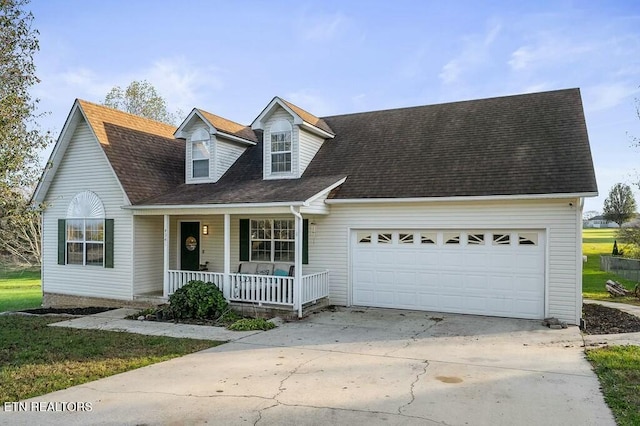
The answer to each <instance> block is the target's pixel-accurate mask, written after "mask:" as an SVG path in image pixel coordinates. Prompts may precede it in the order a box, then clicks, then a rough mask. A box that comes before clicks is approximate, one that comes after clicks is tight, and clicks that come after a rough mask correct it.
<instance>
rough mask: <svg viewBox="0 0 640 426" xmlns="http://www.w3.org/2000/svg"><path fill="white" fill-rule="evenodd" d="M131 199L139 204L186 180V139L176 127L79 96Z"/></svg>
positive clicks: (90, 123) (79, 101) (93, 129)
mask: <svg viewBox="0 0 640 426" xmlns="http://www.w3.org/2000/svg"><path fill="white" fill-rule="evenodd" d="M78 104H79V106H80V108H81V110H82V112H83V114H84V116H85V117H86V120H87V122H88V124H89V126H90V127H91V130H92V131H93V133H94V134H95V136H96V138H97V139H98V142H99V143H100V146H101V147H102V149H103V150H104V152H105V154H106V156H107V158H108V159H109V163H110V164H111V167H112V168H113V170H114V172H115V174H116V176H117V178H118V180H119V181H120V184H121V185H122V188H123V190H124V191H125V193H126V195H127V197H128V198H129V201H130V202H131V203H132V204H135V203H137V202H139V201H141V200H143V199H146V198H149V197H151V196H152V195H154V194H157V193H162V192H165V191H169V190H171V189H173V188H175V187H176V186H177V185H179V184H180V183H181V182H184V167H185V166H184V143H183V142H182V141H180V140H176V139H175V138H174V137H173V132H174V131H175V127H173V126H170V125H168V124H164V123H160V122H157V121H153V120H149V119H147V118H143V117H138V116H136V115H132V114H128V113H125V112H122V111H118V110H115V109H112V108H108V107H105V106H103V105H97V104H94V103H91V102H87V101H83V100H78Z"/></svg>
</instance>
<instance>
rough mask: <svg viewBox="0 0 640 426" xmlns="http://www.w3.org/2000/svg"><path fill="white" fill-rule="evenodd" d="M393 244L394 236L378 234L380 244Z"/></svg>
mask: <svg viewBox="0 0 640 426" xmlns="http://www.w3.org/2000/svg"><path fill="white" fill-rule="evenodd" d="M392 242H393V234H391V233H382V234H378V244H391V243H392Z"/></svg>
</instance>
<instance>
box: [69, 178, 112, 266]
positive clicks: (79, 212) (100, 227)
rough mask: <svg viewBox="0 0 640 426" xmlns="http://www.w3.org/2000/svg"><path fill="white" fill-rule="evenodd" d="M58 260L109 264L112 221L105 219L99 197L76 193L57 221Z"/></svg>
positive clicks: (71, 262) (93, 194) (99, 264)
mask: <svg viewBox="0 0 640 426" xmlns="http://www.w3.org/2000/svg"><path fill="white" fill-rule="evenodd" d="M58 237H59V242H58V244H59V246H58V263H59V264H63V265H64V264H66V265H84V266H105V267H113V220H109V219H105V210H104V205H103V204H102V201H101V200H100V197H98V196H97V195H96V194H95V193H93V192H91V191H84V192H80V193H79V194H77V195H76V196H75V197H73V199H72V200H71V202H70V203H69V206H68V207H67V217H66V219H60V220H59V223H58Z"/></svg>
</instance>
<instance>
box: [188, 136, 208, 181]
mask: <svg viewBox="0 0 640 426" xmlns="http://www.w3.org/2000/svg"><path fill="white" fill-rule="evenodd" d="M210 142H211V135H209V132H207V131H206V130H205V129H202V128H200V129H197V130H196V131H194V132H193V134H192V135H191V161H192V168H191V170H192V172H191V173H192V174H191V176H192V177H193V178H208V177H209V160H210V158H211V157H210V156H211V154H210Z"/></svg>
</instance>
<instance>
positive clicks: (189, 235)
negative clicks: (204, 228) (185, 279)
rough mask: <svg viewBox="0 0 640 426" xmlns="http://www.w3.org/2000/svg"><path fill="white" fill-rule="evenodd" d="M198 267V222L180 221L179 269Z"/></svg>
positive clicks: (194, 268)
mask: <svg viewBox="0 0 640 426" xmlns="http://www.w3.org/2000/svg"><path fill="white" fill-rule="evenodd" d="M199 267H200V223H199V222H181V223H180V269H181V270H183V271H197V270H198V269H199Z"/></svg>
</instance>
